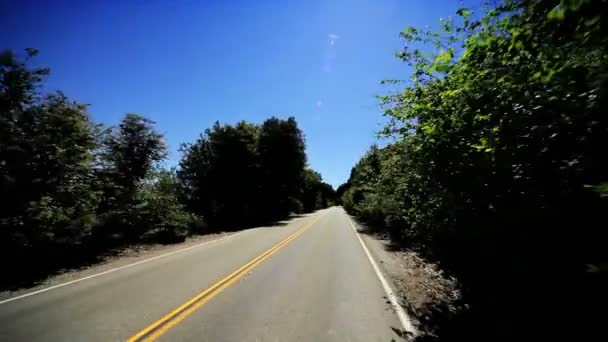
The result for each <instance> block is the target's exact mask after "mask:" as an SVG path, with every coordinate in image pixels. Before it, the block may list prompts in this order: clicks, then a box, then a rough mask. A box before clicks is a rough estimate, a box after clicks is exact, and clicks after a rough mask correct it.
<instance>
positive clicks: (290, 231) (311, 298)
mask: <svg viewBox="0 0 608 342" xmlns="http://www.w3.org/2000/svg"><path fill="white" fill-rule="evenodd" d="M358 239H359V238H358V237H357V235H356V233H355V232H354V231H353V229H352V228H351V225H350V222H349V219H348V217H347V216H346V215H345V213H344V211H343V210H342V209H340V208H330V209H326V210H323V211H320V212H318V213H315V214H313V215H310V216H307V217H303V218H299V219H295V220H292V221H290V222H289V223H288V224H286V225H283V226H275V227H262V228H256V229H251V230H247V231H244V232H242V233H238V234H236V235H234V236H231V237H230V238H228V239H223V240H221V241H217V242H214V243H210V244H206V245H203V246H200V247H196V248H190V249H187V250H184V251H182V252H179V253H173V254H171V255H167V256H165V257H160V258H156V259H154V260H151V261H150V262H145V263H141V264H138V265H135V266H133V267H128V268H124V269H120V270H117V271H115V272H109V273H107V274H104V275H101V276H98V277H94V278H91V279H86V280H83V281H80V282H76V283H73V284H69V285H67V286H63V287H59V288H55V289H52V290H50V291H46V292H42V293H39V294H36V295H33V296H29V297H25V298H20V299H17V300H14V301H10V302H4V303H2V304H0V340H2V341H124V340H128V339H131V340H132V341H137V340H155V339H159V340H165V341H175V340H178V341H391V340H392V339H399V336H398V335H397V334H396V333H395V332H394V329H396V330H401V329H403V321H402V320H401V321H400V319H399V317H398V316H397V315H396V314H395V312H394V310H392V309H391V306H390V305H389V304H387V299H386V292H385V289H384V288H383V284H382V283H381V281H380V280H379V278H378V275H377V273H376V271H375V270H374V268H373V267H372V264H371V263H370V260H369V259H368V256H367V254H366V252H365V250H364V249H363V248H362V245H361V244H360V242H359V240H358Z"/></svg>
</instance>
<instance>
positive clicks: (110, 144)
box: [97, 113, 167, 241]
mask: <svg viewBox="0 0 608 342" xmlns="http://www.w3.org/2000/svg"><path fill="white" fill-rule="evenodd" d="M153 125H154V122H153V121H152V120H150V119H147V118H145V117H143V116H140V115H138V114H131V113H130V114H126V115H125V117H124V118H123V120H122V122H121V123H120V125H119V126H118V128H111V129H109V130H107V131H106V132H105V134H104V136H103V149H102V151H101V153H100V156H99V162H100V165H99V166H98V168H97V176H98V180H99V182H98V185H99V187H100V192H101V194H102V196H101V203H100V206H99V208H98V212H99V214H100V215H101V218H102V221H103V222H102V223H101V225H100V226H99V227H98V228H99V230H100V231H99V232H98V233H99V235H101V236H102V237H107V236H114V237H115V238H117V239H118V240H123V239H126V240H127V241H134V240H136V239H137V238H138V237H139V236H140V235H141V234H143V232H145V231H146V230H147V229H149V228H150V227H149V226H146V225H145V224H144V221H145V220H144V219H143V218H141V217H140V216H139V215H138V210H139V206H140V205H142V203H141V198H140V196H139V195H140V194H139V192H140V190H141V187H142V186H144V183H145V182H146V181H148V180H149V177H150V176H151V175H152V173H153V172H154V171H155V169H156V164H157V163H159V162H160V161H162V160H163V159H164V158H165V156H166V154H167V147H166V145H165V143H164V141H163V137H162V135H161V134H160V133H158V132H157V131H156V130H155V128H154V126H153Z"/></svg>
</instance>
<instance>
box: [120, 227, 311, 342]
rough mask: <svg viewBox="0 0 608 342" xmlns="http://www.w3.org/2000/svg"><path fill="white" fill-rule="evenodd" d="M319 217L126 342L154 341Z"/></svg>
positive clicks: (303, 230) (283, 245) (298, 234)
mask: <svg viewBox="0 0 608 342" xmlns="http://www.w3.org/2000/svg"><path fill="white" fill-rule="evenodd" d="M320 219H321V217H317V218H316V219H315V220H313V221H312V222H309V223H308V224H306V225H304V226H303V227H301V228H300V229H298V230H297V231H296V232H295V233H293V234H291V235H290V236H289V237H287V238H286V239H285V240H283V241H281V242H279V243H278V244H276V245H275V246H274V247H272V248H270V249H269V250H267V251H266V252H264V253H262V254H260V255H259V256H258V257H256V258H255V259H253V260H251V261H249V262H248V263H247V264H245V265H243V266H242V267H241V268H239V269H238V270H236V271H234V272H232V273H231V274H229V275H228V276H226V277H224V278H223V279H222V280H220V281H218V282H217V283H215V284H213V285H212V286H211V287H209V288H207V289H206V290H204V291H203V292H201V293H199V294H197V295H196V296H194V297H192V299H190V300H188V301H187V302H185V303H184V304H182V305H180V306H179V307H177V308H176V309H174V310H173V311H171V312H169V313H168V314H166V315H165V316H163V317H162V318H160V319H159V320H157V321H156V322H154V323H152V324H150V325H149V326H147V327H146V328H144V329H142V330H141V331H139V332H138V333H136V334H135V335H133V336H131V337H130V338H129V339H128V340H127V342H135V341H138V342H139V341H154V340H156V339H157V338H159V337H160V336H161V335H162V334H164V333H165V332H167V330H169V329H171V328H172V327H174V326H175V325H177V324H179V322H181V321H183V320H184V319H185V318H186V317H188V316H189V315H190V314H192V313H193V312H195V311H196V310H198V309H200V308H201V307H202V306H203V305H205V304H206V303H207V302H208V301H210V300H211V299H212V298H213V297H215V296H217V295H218V294H219V293H220V292H222V291H223V290H224V289H226V288H227V287H229V286H230V285H232V284H233V283H234V282H236V281H237V280H239V279H240V278H241V277H243V275H245V274H247V272H249V271H250V270H252V269H253V268H254V267H256V266H257V265H259V264H260V263H262V262H263V261H264V260H266V259H268V258H269V257H270V256H272V255H273V254H275V253H276V252H278V251H279V250H280V249H281V248H283V247H285V245H287V244H288V243H289V242H291V241H292V240H294V239H296V238H297V237H298V236H300V235H302V234H303V233H304V232H305V231H306V230H308V229H309V228H310V227H312V226H313V225H314V224H315V223H317V221H319V220H320Z"/></svg>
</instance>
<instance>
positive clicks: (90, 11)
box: [0, 0, 461, 187]
mask: <svg viewBox="0 0 608 342" xmlns="http://www.w3.org/2000/svg"><path fill="white" fill-rule="evenodd" d="M460 5H461V4H459V1H456V0H385V1H383V0H335V1H334V0H303V1H287V0H286V1H266V0H257V1H256V0H249V1H211V0H201V1H194V0H188V1H186V0H104V1H102V0H98V1H95V0H83V1H58V0H53V1H50V0H39V1H31V0H8V1H7V0H4V1H1V2H0V23H2V24H1V25H2V29H1V32H0V49H4V48H11V49H15V50H21V49H23V48H25V47H33V48H37V49H39V50H40V55H39V56H38V57H37V58H36V59H35V60H34V64H35V65H40V66H48V67H50V68H51V70H52V72H51V76H50V78H49V79H48V82H47V87H46V88H47V90H54V89H61V90H62V91H64V92H65V94H66V95H68V96H69V97H70V98H72V99H74V100H76V101H79V102H82V103H87V104H91V106H90V113H91V114H92V115H93V118H94V119H95V120H96V121H98V122H102V123H105V124H108V125H112V124H116V123H117V122H118V121H119V120H120V118H121V117H122V116H123V115H124V113H126V112H136V113H140V114H143V115H145V116H147V117H150V118H151V119H153V120H154V121H156V122H157V125H158V128H159V130H160V131H162V132H163V133H164V134H165V136H166V139H167V142H168V143H169V145H170V147H171V155H170V160H169V163H170V164H171V165H175V164H177V162H178V160H179V153H178V152H177V149H178V147H179V145H180V144H181V143H183V142H192V141H194V140H195V139H196V138H197V137H198V135H199V134H200V132H202V131H203V130H204V129H205V128H207V127H209V126H211V125H212V123H213V122H215V121H216V120H219V121H220V122H225V123H234V122H236V121H238V120H247V121H252V122H258V123H259V122H262V121H263V120H264V119H265V118H267V117H270V116H272V115H274V116H279V117H287V116H295V117H296V119H297V121H298V123H299V124H300V127H301V128H302V129H303V130H304V133H305V134H306V142H307V152H308V158H309V164H310V166H312V167H313V168H314V169H315V170H317V171H319V172H321V174H322V175H323V178H324V179H325V180H326V181H327V182H329V183H330V184H332V185H333V186H334V187H337V186H338V185H339V184H341V183H342V182H344V181H345V180H346V179H347V178H348V175H349V172H350V168H351V167H352V166H353V164H354V163H355V162H356V161H357V160H358V159H359V158H360V157H361V155H362V154H363V153H364V152H365V151H366V150H367V148H368V147H369V146H370V145H371V144H372V143H374V142H375V141H376V138H375V132H377V131H378V130H379V129H380V128H381V127H382V122H383V118H382V111H381V110H380V108H379V107H378V102H377V100H376V98H375V96H376V95H378V94H382V93H385V92H386V91H388V89H387V88H385V87H383V86H381V85H380V84H379V82H380V80H382V79H385V78H406V77H407V75H408V69H407V67H406V66H405V65H404V64H402V63H400V62H399V61H398V60H397V59H395V58H394V53H395V52H396V51H397V50H398V49H399V48H400V46H401V45H402V42H401V41H400V39H399V37H398V34H399V32H400V31H401V30H402V29H403V28H404V27H405V26H406V25H408V24H410V25H414V26H419V27H423V26H425V25H430V26H431V27H435V26H436V25H437V23H438V19H439V18H440V17H446V16H449V15H453V14H454V12H455V10H456V9H457V7H459V6H460Z"/></svg>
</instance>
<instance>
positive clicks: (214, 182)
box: [178, 121, 259, 226]
mask: <svg viewBox="0 0 608 342" xmlns="http://www.w3.org/2000/svg"><path fill="white" fill-rule="evenodd" d="M257 139H258V127H257V126H255V125H252V124H249V123H246V122H244V121H242V122H239V123H238V124H237V125H236V126H229V125H220V124H219V123H215V125H214V126H213V128H211V129H208V130H206V131H205V133H204V134H203V135H201V137H200V138H199V139H198V140H197V141H196V142H195V143H194V144H191V145H184V146H182V153H183V158H182V160H181V161H180V167H179V170H178V177H179V179H180V180H181V182H182V184H183V185H184V191H185V194H186V199H187V202H188V206H189V208H190V209H191V210H192V211H193V212H195V213H198V214H200V215H202V216H203V217H205V219H206V220H207V221H208V222H209V223H210V224H212V225H216V226H217V225H242V224H247V223H251V222H252V221H255V220H256V219H257V216H258V210H257V209H258V205H257V203H258V196H259V192H258V191H259V182H258V181H259V176H258V173H259V169H258V160H257V152H256V143H257Z"/></svg>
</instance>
